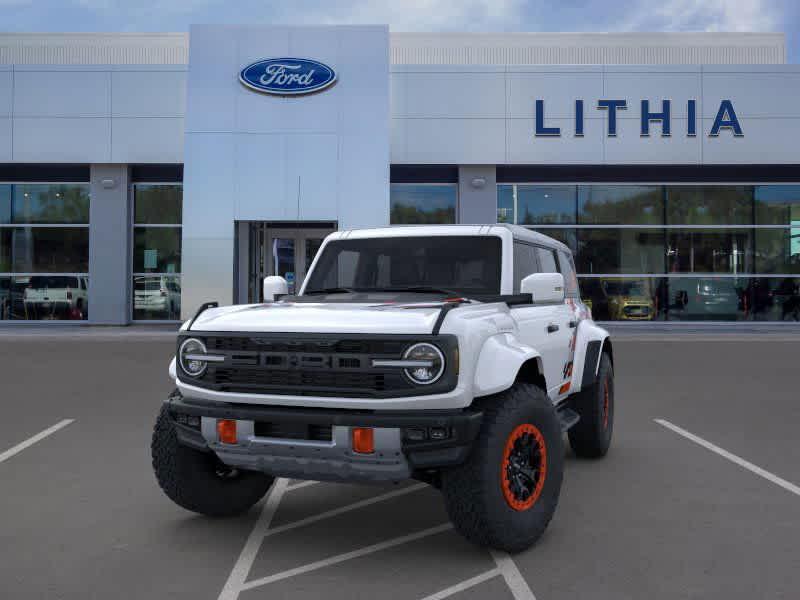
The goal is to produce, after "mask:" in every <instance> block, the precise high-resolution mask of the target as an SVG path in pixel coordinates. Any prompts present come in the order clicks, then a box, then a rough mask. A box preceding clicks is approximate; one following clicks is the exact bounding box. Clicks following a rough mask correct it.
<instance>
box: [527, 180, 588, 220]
mask: <svg viewBox="0 0 800 600" xmlns="http://www.w3.org/2000/svg"><path fill="white" fill-rule="evenodd" d="M516 222H517V223H519V224H520V225H535V224H551V223H552V224H556V223H574V222H575V186H574V185H560V186H544V185H518V186H517V215H516Z"/></svg>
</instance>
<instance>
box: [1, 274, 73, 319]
mask: <svg viewBox="0 0 800 600" xmlns="http://www.w3.org/2000/svg"><path fill="white" fill-rule="evenodd" d="M88 288H89V285H88V277H87V276H85V275H77V276H76V275H25V276H21V275H17V276H10V277H0V321H21V320H29V321H54V320H59V321H83V320H86V319H87V318H88V314H89V295H88Z"/></svg>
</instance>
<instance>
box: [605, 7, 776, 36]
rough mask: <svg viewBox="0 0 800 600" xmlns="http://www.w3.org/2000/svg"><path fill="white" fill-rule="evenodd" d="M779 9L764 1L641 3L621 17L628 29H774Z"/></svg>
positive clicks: (625, 28)
mask: <svg viewBox="0 0 800 600" xmlns="http://www.w3.org/2000/svg"><path fill="white" fill-rule="evenodd" d="M780 12H781V11H780V10H779V9H778V8H777V7H776V6H775V5H774V4H771V3H769V2H768V1H765V0H664V1H662V2H658V3H654V2H645V3H644V4H642V5H641V6H640V7H639V8H638V9H637V10H636V11H634V13H633V15H632V16H631V17H630V18H628V19H627V20H625V21H624V22H623V24H622V25H621V27H620V28H621V29H623V30H628V31H775V30H777V29H778V27H779V25H780V23H781V14H780Z"/></svg>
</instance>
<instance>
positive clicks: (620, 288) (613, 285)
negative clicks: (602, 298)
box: [605, 281, 647, 296]
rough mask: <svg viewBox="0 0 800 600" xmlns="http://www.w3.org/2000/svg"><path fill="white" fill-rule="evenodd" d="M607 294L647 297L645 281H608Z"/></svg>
mask: <svg viewBox="0 0 800 600" xmlns="http://www.w3.org/2000/svg"><path fill="white" fill-rule="evenodd" d="M605 288H606V292H608V294H609V295H611V296H646V295H647V290H646V289H645V284H644V282H643V281H606V282H605Z"/></svg>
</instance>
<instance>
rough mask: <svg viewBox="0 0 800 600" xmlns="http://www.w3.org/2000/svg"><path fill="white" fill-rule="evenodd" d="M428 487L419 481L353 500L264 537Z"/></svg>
mask: <svg viewBox="0 0 800 600" xmlns="http://www.w3.org/2000/svg"><path fill="white" fill-rule="evenodd" d="M426 487H429V486H428V485H427V484H425V483H417V484H415V485H410V486H408V487H404V488H401V489H399V490H392V491H391V492H386V493H385V494H381V495H379V496H373V497H372V498H367V499H365V500H359V501H358V502H353V503H352V504H348V505H346V506H341V507H339V508H333V509H331V510H327V511H325V512H322V513H319V514H316V515H312V516H310V517H306V518H305V519H300V520H299V521H292V522H291V523H286V525H281V526H280V527H275V528H273V529H270V530H268V531H267V532H265V533H264V537H268V536H270V535H275V534H276V533H283V532H284V531H289V530H290V529H296V528H298V527H303V526H304V525H309V524H311V523H316V522H317V521H321V520H322V519H328V518H330V517H335V516H336V515H341V514H343V513H346V512H350V511H351V510H356V509H359V508H364V507H365V506H369V505H370V504H375V503H376V502H383V501H384V500H389V499H390V498H396V497H398V496H403V495H405V494H410V493H411V492H416V491H417V490H420V489H422V488H426ZM288 489H289V490H292V489H295V488H294V487H290V488H288Z"/></svg>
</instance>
